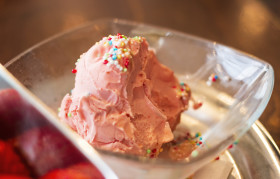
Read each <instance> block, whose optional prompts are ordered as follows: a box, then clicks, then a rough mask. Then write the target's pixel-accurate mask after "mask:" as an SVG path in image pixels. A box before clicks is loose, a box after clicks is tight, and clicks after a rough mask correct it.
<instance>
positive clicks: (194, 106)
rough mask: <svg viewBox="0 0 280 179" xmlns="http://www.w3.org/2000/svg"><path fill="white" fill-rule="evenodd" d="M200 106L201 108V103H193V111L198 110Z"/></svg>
mask: <svg viewBox="0 0 280 179" xmlns="http://www.w3.org/2000/svg"><path fill="white" fill-rule="evenodd" d="M201 106H202V103H201V102H199V103H195V104H194V105H193V109H198V108H200V107H201Z"/></svg>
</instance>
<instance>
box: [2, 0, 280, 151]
mask: <svg viewBox="0 0 280 179" xmlns="http://www.w3.org/2000/svg"><path fill="white" fill-rule="evenodd" d="M279 9H280V1H278V0H234V1H233V0H231V1H230V0H212V1H209V0H195V1H191V0H186V1H183V0H176V1H170V0H154V1H151V0H134V1H130V0H118V1H114V0H106V1H100V0H80V1H76V0H68V1H64V0H45V1H36V0H25V1H19V0H17V1H10V0H0V42H1V43H0V63H2V64H5V63H6V62H8V61H9V60H10V59H12V58H13V57H15V56H16V55H18V54H19V53H21V52H23V51H24V50H26V49H27V48H29V47H31V46H33V45H35V44H36V43H38V42H40V41H42V40H44V39H46V38H48V37H50V36H52V35H55V34H57V33H60V32H64V31H67V30H69V29H72V28H74V27H77V26H79V25H81V24H84V23H87V22H89V21H93V20H95V19H99V18H106V17H110V18H121V19H128V20H133V21H137V22H143V23H148V24H154V25H158V26H162V27H167V28H171V29H175V30H179V31H182V32H186V33H189V34H193V35H196V36H200V37H203V38H207V39H209V40H213V41H216V42H218V43H222V44H224V45H227V46H231V47H234V48H236V49H239V50H241V51H244V52H247V53H250V54H252V55H254V56H257V57H259V58H261V59H263V60H264V61H267V62H268V63H270V64H271V65H272V66H273V68H274V71H275V86H274V91H273V93H272V97H271V100H270V102H269V103H268V106H267V108H266V109H265V111H264V113H263V114H262V116H261V117H260V121H261V122H262V123H263V124H264V126H265V127H266V128H267V130H268V131H269V133H270V134H271V135H272V137H273V138H274V140H275V142H276V143H277V144H278V146H280V93H279V90H280V83H279V78H280V72H279V70H278V69H280V51H279V49H280V11H279Z"/></svg>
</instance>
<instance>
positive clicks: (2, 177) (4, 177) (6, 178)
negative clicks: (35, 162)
mask: <svg viewBox="0 0 280 179" xmlns="http://www.w3.org/2000/svg"><path fill="white" fill-rule="evenodd" d="M0 179H32V178H30V177H25V176H18V175H1V174H0Z"/></svg>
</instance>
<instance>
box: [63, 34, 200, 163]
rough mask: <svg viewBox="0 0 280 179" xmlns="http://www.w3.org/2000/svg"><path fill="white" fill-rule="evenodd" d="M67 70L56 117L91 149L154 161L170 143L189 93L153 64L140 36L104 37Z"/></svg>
mask: <svg viewBox="0 0 280 179" xmlns="http://www.w3.org/2000/svg"><path fill="white" fill-rule="evenodd" d="M170 60H172V59H170ZM72 72H73V73H75V74H76V78H75V87H74V89H73V90H72V93H71V94H67V95H66V96H65V97H64V98H63V100H62V104H61V108H60V112H59V117H60V119H61V120H62V121H63V122H65V123H67V124H68V125H69V126H70V127H71V128H72V129H73V130H74V131H76V132H77V133H78V134H79V135H81V136H82V137H83V138H84V139H85V140H87V141H88V142H89V143H90V144H92V145H93V146H94V147H98V148H101V149H105V150H110V151H115V152H122V153H128V154H135V155H139V156H147V157H156V156H157V155H158V154H159V152H161V150H162V148H161V147H162V145H163V144H166V143H168V142H170V141H172V140H173V139H174V136H173V133H172V131H173V130H174V129H175V128H176V125H177V124H178V123H179V122H180V114H181V112H182V111H184V110H186V109H187V108H188V104H189V100H190V99H191V91H190V88H189V87H188V85H187V84H184V83H179V82H178V80H177V79H176V77H175V76H174V73H173V72H172V71H171V70H170V69H169V68H167V67H166V66H164V65H162V64H160V63H159V61H158V59H157V57H156V56H155V53H154V51H153V50H151V49H149V45H148V43H147V41H146V39H145V38H143V37H138V36H136V37H133V38H130V37H126V36H125V35H121V34H117V35H115V36H112V35H109V36H108V37H104V38H103V39H102V40H101V41H99V42H97V43H96V44H95V45H94V46H93V47H91V48H90V49H89V50H88V51H87V52H86V53H84V54H82V55H81V56H80V58H79V59H78V61H77V62H76V68H75V69H73V70H72ZM199 105H200V104H196V107H198V106H199ZM191 148H192V147H191Z"/></svg>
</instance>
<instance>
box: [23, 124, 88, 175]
mask: <svg viewBox="0 0 280 179" xmlns="http://www.w3.org/2000/svg"><path fill="white" fill-rule="evenodd" d="M17 147H18V150H19V151H20V152H21V154H22V156H24V158H25V160H26V161H27V163H28V165H29V166H30V167H32V171H33V172H34V174H36V176H42V175H45V174H46V173H48V172H49V171H51V170H54V169H56V168H64V167H68V166H71V165H73V164H76V163H80V162H87V159H86V158H85V157H84V156H83V155H82V154H81V153H80V152H79V151H78V150H77V149H76V148H75V147H74V146H73V144H71V143H70V142H69V141H68V140H67V139H66V138H65V137H64V136H63V135H62V134H61V133H59V132H58V131H57V130H56V129H54V128H52V127H50V126H46V127H42V128H35V129H32V130H29V131H27V132H25V133H23V134H22V135H20V136H18V137H17Z"/></svg>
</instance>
